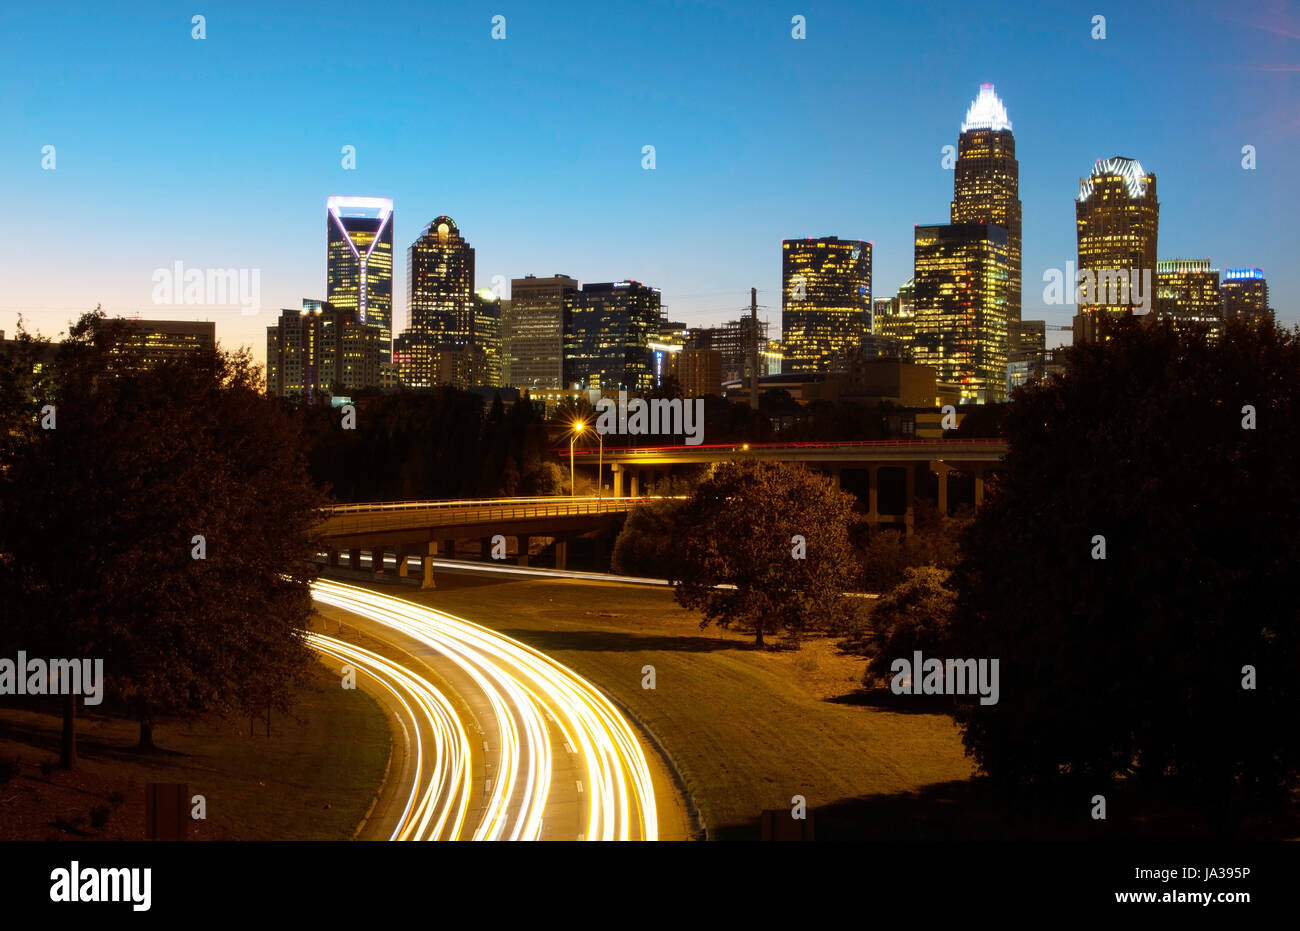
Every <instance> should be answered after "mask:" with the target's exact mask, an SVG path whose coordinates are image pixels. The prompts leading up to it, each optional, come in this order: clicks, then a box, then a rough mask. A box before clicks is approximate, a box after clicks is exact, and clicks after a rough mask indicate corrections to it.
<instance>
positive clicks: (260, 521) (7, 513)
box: [0, 314, 321, 765]
mask: <svg viewBox="0 0 1300 931" xmlns="http://www.w3.org/2000/svg"><path fill="white" fill-rule="evenodd" d="M121 325H122V322H121V321H115V320H109V319H107V318H105V317H104V316H103V315H102V314H90V315H86V316H84V317H83V318H82V319H81V320H80V321H78V323H77V324H76V325H75V326H73V327H72V328H71V330H70V333H69V338H68V339H67V340H66V341H64V342H63V343H61V344H60V346H59V357H58V361H57V365H56V366H55V372H54V375H53V378H52V380H51V384H50V386H49V387H50V390H51V392H52V394H51V397H52V402H53V403H54V405H55V408H56V411H57V427H56V429H53V430H46V431H43V432H42V433H41V434H40V435H39V436H38V437H37V438H36V439H35V441H34V442H30V443H27V444H25V445H24V446H23V447H22V448H21V449H20V450H18V451H17V452H16V454H15V455H12V456H11V457H10V458H9V460H8V461H7V462H6V463H5V466H6V468H5V470H4V479H3V481H2V482H0V488H2V491H0V516H2V518H3V519H0V552H3V553H5V554H6V555H5V560H4V562H3V565H2V566H0V576H3V578H2V579H0V585H2V586H3V588H4V595H5V598H6V607H7V609H8V610H6V612H5V614H4V619H3V622H2V623H3V625H4V632H5V635H6V636H5V638H4V639H6V640H11V639H17V640H21V641H22V642H25V643H31V644H34V645H35V644H39V645H40V647H41V648H42V649H46V650H50V651H52V652H51V654H50V655H52V656H58V657H68V658H74V657H96V658H103V660H104V667H105V678H106V680H107V681H106V693H107V697H108V699H109V700H110V701H112V702H114V703H116V704H119V705H121V706H123V707H125V708H127V709H129V710H130V712H131V713H132V714H133V715H134V716H135V717H136V718H137V719H138V720H139V722H140V726H141V731H140V744H141V747H142V748H146V749H147V748H149V747H151V746H152V742H153V725H154V722H155V720H157V719H158V718H159V717H162V716H170V715H181V716H184V715H191V714H197V713H201V712H204V711H208V710H213V709H217V710H223V711H226V710H235V709H237V708H240V707H242V706H243V705H245V704H247V703H248V702H249V701H254V700H256V701H258V702H260V703H263V704H268V705H273V706H279V707H284V706H285V705H286V704H287V702H288V696H289V691H290V688H291V686H292V683H293V682H294V681H295V677H296V676H298V675H299V673H300V672H301V671H302V670H303V669H304V666H305V663H306V662H307V661H308V653H307V651H306V648H305V647H304V645H303V644H302V642H301V634H300V629H301V627H302V626H303V625H304V624H305V621H306V618H307V616H308V614H309V613H310V609H311V596H310V591H309V588H308V585H309V582H310V580H311V578H312V576H313V574H314V570H313V568H312V566H311V563H310V557H311V555H312V553H313V545H312V532H313V528H314V526H315V525H316V523H317V521H318V519H319V518H318V514H317V512H316V507H317V506H318V505H319V504H320V502H321V499H320V496H319V495H318V494H317V492H316V491H315V490H314V488H313V486H312V484H311V483H310V481H309V479H308V477H307V473H306V469H305V464H304V462H303V460H302V457H301V449H302V444H301V439H300V437H299V435H298V432H297V430H296V429H295V426H294V423H293V421H292V420H291V419H290V418H289V417H288V416H287V415H286V413H285V412H284V411H283V409H282V408H281V407H280V406H279V405H278V404H276V403H275V402H273V401H271V400H270V399H268V398H266V397H265V396H264V395H263V394H262V393H261V381H260V372H259V370H258V369H257V368H256V367H255V366H254V365H253V364H252V362H251V359H250V358H249V357H248V355H247V354H246V353H237V354H228V353H225V352H223V351H220V350H216V351H213V352H209V353H204V354H201V355H195V356H191V357H188V358H185V359H183V360H177V361H174V362H168V363H165V364H161V365H157V366H154V367H152V368H148V369H145V368H143V367H141V366H139V365H137V364H135V361H134V360H133V359H132V357H131V356H130V354H129V353H125V352H124V351H123V350H122V349H120V348H119V345H120V344H119V331H120V327H121ZM199 537H201V538H202V539H201V540H199V539H198V538H199ZM254 693H256V694H255V695H254ZM74 723H75V721H74V720H72V718H71V714H69V715H68V716H67V718H66V719H65V738H66V732H67V731H68V730H69V729H71V727H72V726H73V725H74ZM67 744H68V741H67V740H66V739H65V751H67V750H69V749H70V750H71V751H72V752H71V753H67V752H65V764H68V765H70V764H71V762H73V760H75V743H74V744H73V746H72V747H71V748H69V747H68V746H67Z"/></svg>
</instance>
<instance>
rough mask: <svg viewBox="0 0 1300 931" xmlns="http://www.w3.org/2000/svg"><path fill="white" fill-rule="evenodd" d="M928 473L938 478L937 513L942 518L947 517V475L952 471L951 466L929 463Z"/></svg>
mask: <svg viewBox="0 0 1300 931" xmlns="http://www.w3.org/2000/svg"><path fill="white" fill-rule="evenodd" d="M930 471H931V472H933V473H934V474H935V475H937V476H939V513H940V514H941V515H942V516H943V517H947V516H948V473H949V472H951V471H952V466H950V465H948V464H947V463H946V462H942V461H935V462H931V463H930Z"/></svg>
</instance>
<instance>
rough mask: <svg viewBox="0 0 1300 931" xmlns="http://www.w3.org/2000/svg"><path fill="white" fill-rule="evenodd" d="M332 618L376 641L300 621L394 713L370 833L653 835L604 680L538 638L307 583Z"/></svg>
mask: <svg viewBox="0 0 1300 931" xmlns="http://www.w3.org/2000/svg"><path fill="white" fill-rule="evenodd" d="M313 596H314V598H315V600H316V603H317V608H318V610H320V611H321V612H322V614H324V615H325V616H327V617H331V618H334V619H336V620H339V621H341V622H344V623H347V624H349V625H350V626H351V625H355V626H356V627H357V629H358V630H359V631H360V632H363V633H364V634H365V635H367V636H370V637H375V638H376V639H378V640H379V641H381V643H382V644H383V647H384V649H383V650H382V651H380V650H378V649H376V650H370V649H367V648H364V647H362V646H361V645H359V644H356V643H352V642H350V641H349V640H344V639H341V638H336V637H331V636H329V635H327V634H320V633H315V632H313V633H309V634H308V643H309V645H310V646H312V647H313V648H314V649H316V650H317V651H319V652H320V653H321V654H322V655H324V656H326V657H328V658H329V660H330V661H331V665H335V664H337V665H338V666H342V665H343V664H345V663H346V664H348V665H351V666H353V667H354V668H355V669H356V670H357V671H358V674H359V675H358V681H359V682H362V681H364V682H366V683H367V684H368V685H370V686H371V691H376V692H378V693H379V694H378V695H377V697H381V698H382V699H384V701H385V704H386V705H387V706H388V707H389V709H390V710H391V711H393V712H394V713H395V714H396V715H397V716H398V719H399V721H400V726H401V730H402V734H403V738H404V739H403V741H402V746H401V759H400V761H399V764H398V771H397V773H396V775H395V776H394V775H393V774H390V779H389V780H388V782H389V783H391V785H389V786H387V787H386V796H387V797H385V795H383V794H381V801H380V804H379V805H378V806H377V810H376V812H375V813H374V815H373V816H372V818H371V819H370V821H369V822H368V824H367V827H368V828H369V829H370V830H369V831H368V834H367V836H372V837H376V836H377V837H387V838H389V839H392V840H464V839H472V840H539V839H562V840H655V839H657V837H658V814H657V812H656V808H655V794H654V788H653V786H652V783H651V776H650V769H649V766H648V764H647V761H646V757H645V755H644V753H643V752H642V749H641V744H640V742H639V740H638V738H637V735H636V733H635V731H634V730H633V729H632V727H631V726H630V725H629V724H628V722H627V721H626V720H625V719H624V717H623V715H622V714H621V713H620V712H619V711H618V709H617V708H615V707H614V706H613V705H612V704H611V703H610V702H609V701H608V700H607V699H606V698H605V697H604V695H603V694H601V692H600V691H599V689H597V688H596V687H595V686H593V685H592V684H591V683H589V682H587V681H586V680H584V679H583V678H582V677H580V676H579V675H577V674H576V673H575V672H573V671H572V670H570V669H568V668H567V667H565V666H563V665H561V664H560V663H557V662H555V661H554V660H552V659H550V658H549V657H547V656H546V655H544V654H542V653H540V652H538V651H537V650H534V649H533V648H531V647H529V646H527V645H525V644H523V643H520V642H518V641H516V640H513V639H511V638H509V637H506V636H503V635H501V634H498V633H496V632H495V631H492V630H490V629H488V628H486V627H483V626H481V625H478V624H474V623H472V622H471V621H467V620H465V619H463V618H459V617H455V616H453V615H450V614H447V613H446V612H443V611H438V610H436V609H433V608H429V607H425V606H423V605H419V604H415V603H413V602H410V601H407V600H405V599H401V598H393V597H390V596H388V595H383V594H380V593H377V592H374V591H371V590H369V589H365V588H359V587H356V586H352V585H345V584H341V583H338V582H332V581H327V580H321V581H318V582H316V583H315V584H314V585H313Z"/></svg>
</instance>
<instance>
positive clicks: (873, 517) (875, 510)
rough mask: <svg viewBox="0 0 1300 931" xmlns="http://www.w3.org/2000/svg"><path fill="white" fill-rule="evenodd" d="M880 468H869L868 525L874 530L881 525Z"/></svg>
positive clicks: (873, 466) (872, 466) (876, 466)
mask: <svg viewBox="0 0 1300 931" xmlns="http://www.w3.org/2000/svg"><path fill="white" fill-rule="evenodd" d="M879 492H880V466H878V465H875V464H874V463H873V464H872V465H869V466H867V523H869V524H871V527H872V529H875V527H876V525H877V524H879V523H880V494H879Z"/></svg>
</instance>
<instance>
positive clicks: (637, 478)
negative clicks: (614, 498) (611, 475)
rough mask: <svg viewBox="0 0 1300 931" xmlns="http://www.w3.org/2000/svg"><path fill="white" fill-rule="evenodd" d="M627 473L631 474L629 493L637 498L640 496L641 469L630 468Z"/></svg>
mask: <svg viewBox="0 0 1300 931" xmlns="http://www.w3.org/2000/svg"><path fill="white" fill-rule="evenodd" d="M628 474H629V475H630V476H631V483H632V490H631V491H630V492H629V495H630V496H631V497H633V498H639V497H640V496H641V470H640V469H632V470H631V471H630V472H629V473H628Z"/></svg>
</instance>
